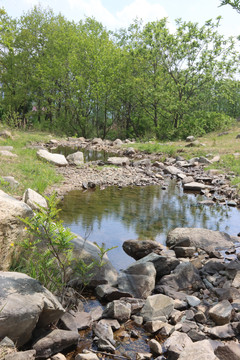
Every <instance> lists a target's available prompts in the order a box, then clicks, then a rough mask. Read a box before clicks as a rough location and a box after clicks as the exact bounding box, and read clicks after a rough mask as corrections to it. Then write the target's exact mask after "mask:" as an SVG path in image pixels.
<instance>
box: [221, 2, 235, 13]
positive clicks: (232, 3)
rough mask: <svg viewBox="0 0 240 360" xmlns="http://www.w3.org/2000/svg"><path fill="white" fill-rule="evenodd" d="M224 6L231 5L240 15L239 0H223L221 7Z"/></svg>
mask: <svg viewBox="0 0 240 360" xmlns="http://www.w3.org/2000/svg"><path fill="white" fill-rule="evenodd" d="M223 5H231V6H232V8H233V9H235V10H237V12H238V13H240V2H239V0H233V1H230V0H222V1H221V5H220V6H223Z"/></svg>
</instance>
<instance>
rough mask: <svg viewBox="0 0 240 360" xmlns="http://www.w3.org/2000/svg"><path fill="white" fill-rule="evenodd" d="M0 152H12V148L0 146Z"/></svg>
mask: <svg viewBox="0 0 240 360" xmlns="http://www.w3.org/2000/svg"><path fill="white" fill-rule="evenodd" d="M0 150H7V151H12V150H13V146H7V145H6V146H0Z"/></svg>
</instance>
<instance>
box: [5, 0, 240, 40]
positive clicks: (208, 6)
mask: <svg viewBox="0 0 240 360" xmlns="http://www.w3.org/2000/svg"><path fill="white" fill-rule="evenodd" d="M39 3H40V4H41V5H42V6H43V7H50V8H51V9H53V10H54V12H55V13H56V14H57V13H59V12H61V13H62V14H63V15H64V16H65V17H66V18H67V19H69V20H74V21H76V22H77V21H79V20H80V19H83V18H84V17H85V16H93V17H95V19H96V20H98V21H100V22H102V23H103V24H104V25H105V26H106V27H107V28H108V29H111V30H115V29H116V28H120V27H127V26H128V25H129V24H130V23H131V22H132V20H133V19H135V18H136V17H138V18H142V19H143V21H144V22H148V21H153V20H156V19H160V18H162V17H164V16H166V17H168V19H169V23H170V26H171V28H173V29H174V20H175V19H177V18H182V19H183V20H186V21H189V20H191V21H193V22H199V23H200V24H203V23H204V22H205V21H206V20H209V19H211V18H213V19H215V18H216V17H217V16H219V15H221V16H222V18H223V19H222V21H221V27H220V30H219V31H220V32H221V33H223V34H224V35H226V36H237V35H240V15H239V14H237V12H235V11H234V10H233V9H232V8H231V7H230V6H224V7H221V8H220V7H219V4H220V0H40V1H39V0H0V7H4V8H5V10H6V11H7V13H8V14H9V15H10V16H12V17H14V18H16V17H19V16H21V14H22V13H23V11H28V10H29V9H31V8H32V7H33V6H34V5H37V4H39Z"/></svg>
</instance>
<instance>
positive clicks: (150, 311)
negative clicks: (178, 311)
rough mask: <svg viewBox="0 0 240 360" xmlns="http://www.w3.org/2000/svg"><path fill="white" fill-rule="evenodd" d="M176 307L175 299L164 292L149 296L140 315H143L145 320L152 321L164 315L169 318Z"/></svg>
mask: <svg viewBox="0 0 240 360" xmlns="http://www.w3.org/2000/svg"><path fill="white" fill-rule="evenodd" d="M173 309H174V302H173V300H172V299H171V298H170V297H168V296H166V295H162V294H159V295H158V294H157V295H152V296H149V297H148V298H147V300H146V303H145V305H144V306H143V308H142V310H141V312H140V315H141V316H142V317H143V320H144V321H145V322H146V321H151V320H158V319H159V318H160V317H162V316H164V317H165V318H168V317H169V316H170V314H171V313H172V311H173Z"/></svg>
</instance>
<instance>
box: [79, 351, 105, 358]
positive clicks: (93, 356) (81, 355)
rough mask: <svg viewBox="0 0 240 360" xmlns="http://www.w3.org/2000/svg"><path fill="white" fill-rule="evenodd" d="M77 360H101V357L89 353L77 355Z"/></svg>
mask: <svg viewBox="0 0 240 360" xmlns="http://www.w3.org/2000/svg"><path fill="white" fill-rule="evenodd" d="M75 360H99V357H98V356H97V355H96V354H94V353H92V352H90V351H89V352H87V353H82V354H80V353H79V354H77V355H76V356H75Z"/></svg>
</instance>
